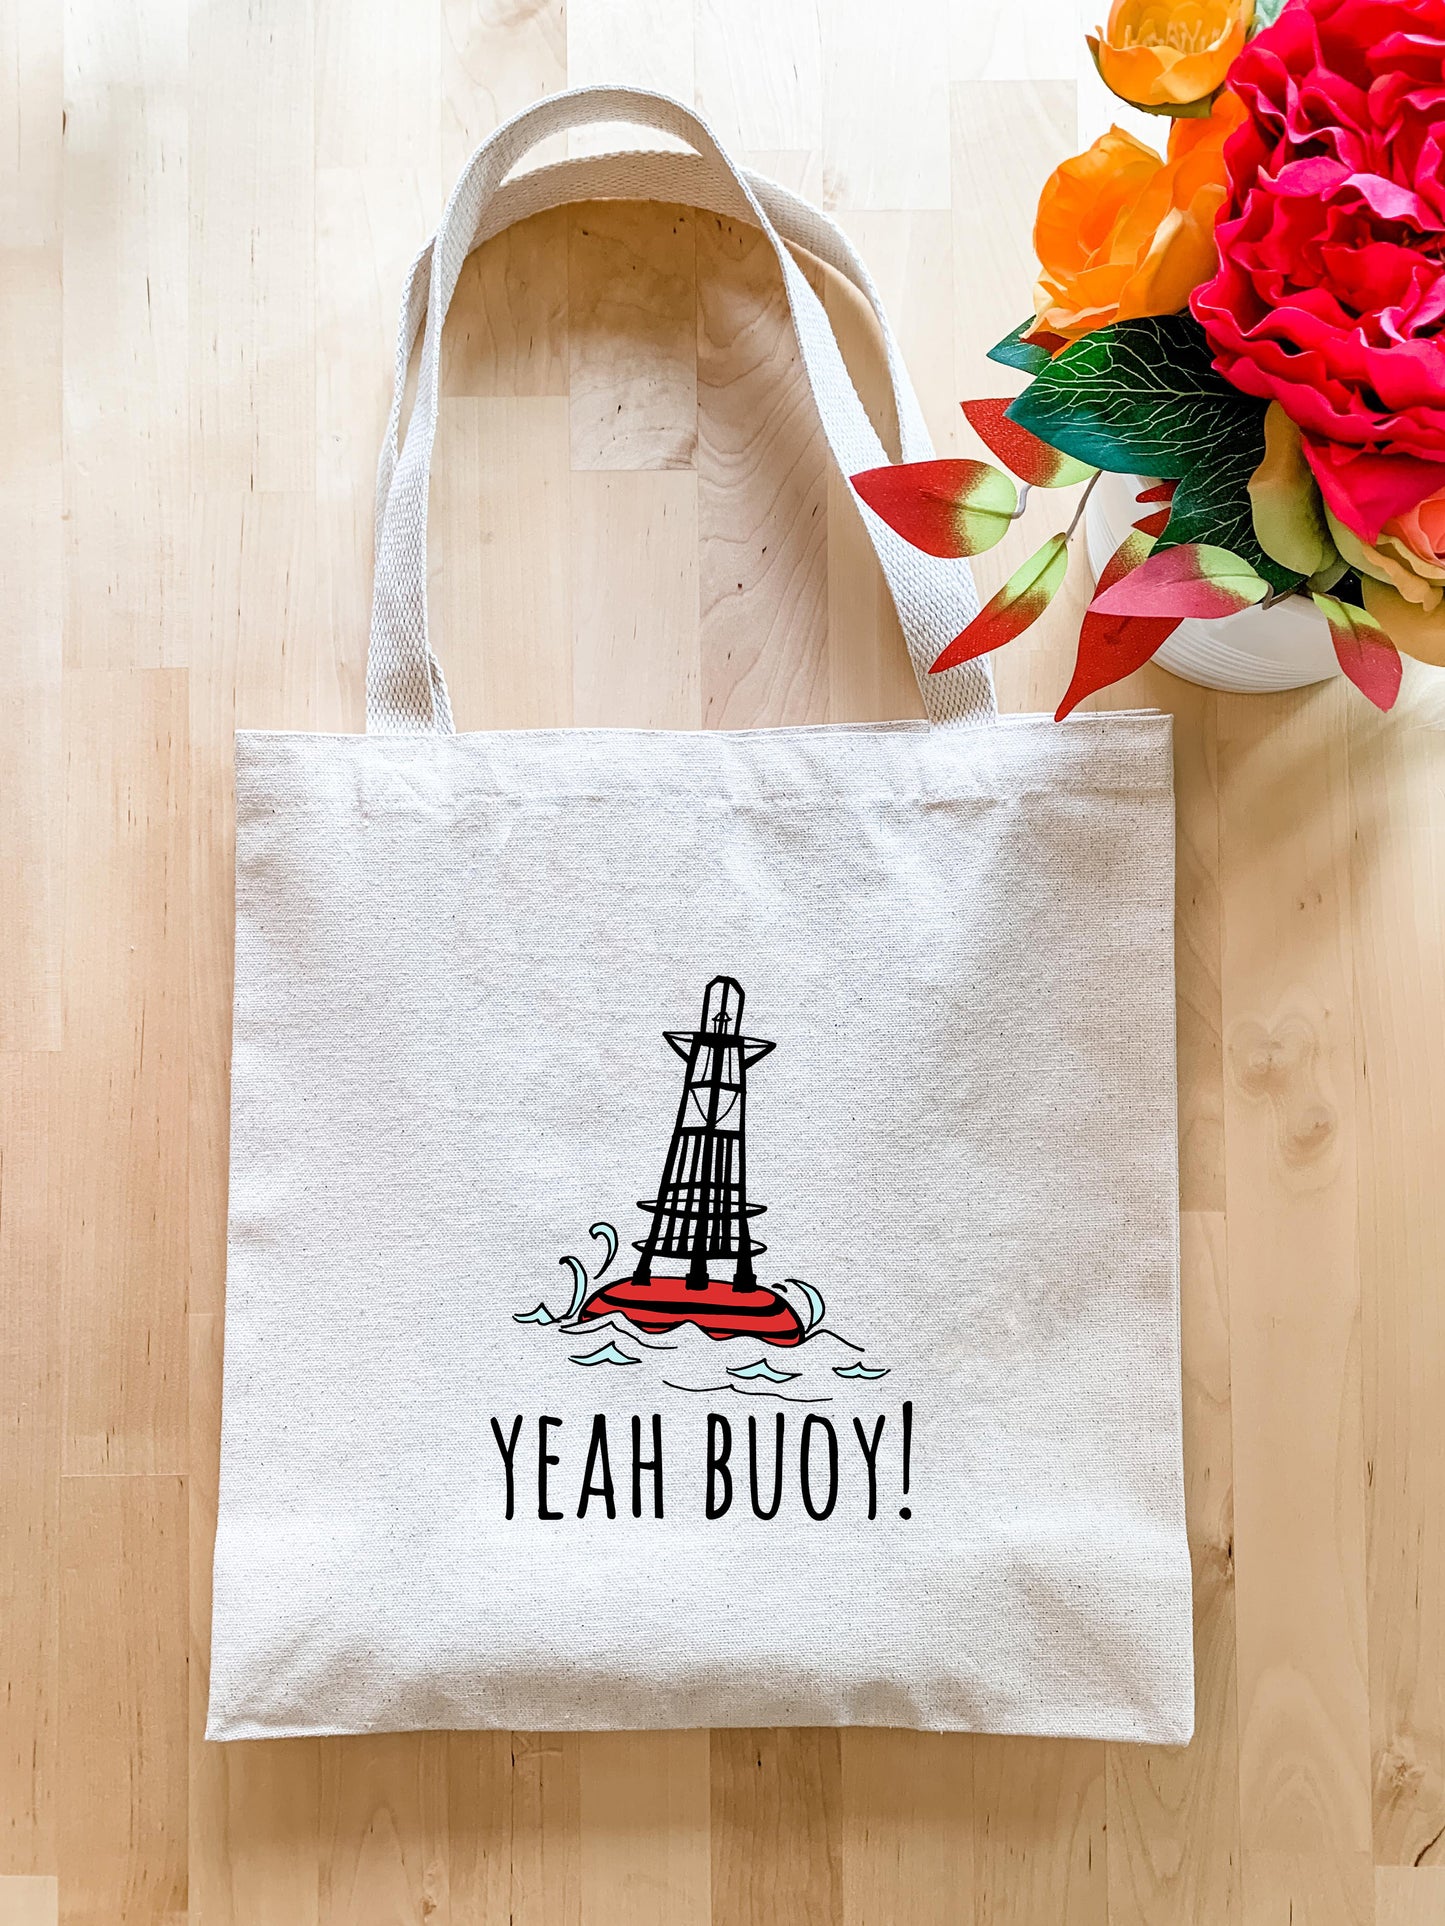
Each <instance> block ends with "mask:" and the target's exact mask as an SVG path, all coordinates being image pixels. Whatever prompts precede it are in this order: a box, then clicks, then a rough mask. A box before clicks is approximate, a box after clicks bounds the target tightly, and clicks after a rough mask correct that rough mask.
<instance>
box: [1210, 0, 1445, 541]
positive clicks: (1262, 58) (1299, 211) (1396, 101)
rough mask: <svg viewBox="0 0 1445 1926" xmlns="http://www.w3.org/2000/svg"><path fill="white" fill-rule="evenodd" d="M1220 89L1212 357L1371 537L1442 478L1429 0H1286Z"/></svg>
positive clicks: (1437, 44) (1444, 281)
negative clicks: (1290, 424) (1228, 100)
mask: <svg viewBox="0 0 1445 1926" xmlns="http://www.w3.org/2000/svg"><path fill="white" fill-rule="evenodd" d="M1229 85H1230V86H1231V87H1232V88H1233V89H1234V91H1235V92H1236V93H1237V94H1238V95H1239V96H1240V98H1241V99H1242V100H1243V101H1244V103H1245V106H1246V108H1247V109H1248V114H1249V117H1248V119H1247V120H1246V121H1245V123H1244V125H1243V126H1242V127H1240V128H1239V129H1238V131H1237V132H1236V133H1234V134H1233V135H1231V137H1230V139H1229V141H1228V142H1227V143H1226V145H1225V149H1224V164H1225V171H1226V173H1227V175H1228V178H1229V198H1228V199H1227V200H1226V202H1225V204H1224V207H1223V209H1222V210H1221V212H1220V217H1219V222H1218V225H1217V227H1216V229H1215V237H1216V239H1217V241H1218V243H1219V257H1220V265H1219V269H1218V272H1217V273H1216V274H1215V275H1214V278H1213V279H1212V280H1210V281H1206V282H1205V283H1204V284H1203V285H1202V286H1200V287H1198V288H1196V289H1195V291H1194V294H1193V296H1192V297H1191V303H1190V305H1191V307H1192V308H1193V311H1194V314H1195V316H1196V317H1197V318H1198V320H1199V321H1200V322H1201V323H1202V324H1203V326H1204V330H1205V332H1206V334H1207V335H1208V337H1209V341H1210V345H1211V346H1212V347H1213V349H1214V351H1215V360H1214V365H1215V367H1216V368H1217V369H1218V370H1219V372H1220V373H1221V374H1222V375H1223V376H1224V377H1225V379H1226V380H1228V381H1230V382H1232V383H1233V384H1234V386H1235V387H1236V388H1242V389H1243V390H1244V391H1245V393H1246V394H1252V395H1261V396H1264V397H1266V398H1268V399H1269V400H1272V401H1278V402H1279V404H1280V406H1281V407H1282V408H1283V409H1284V411H1285V413H1286V414H1288V415H1290V416H1292V417H1293V419H1294V420H1295V421H1297V422H1298V423H1299V425H1300V427H1301V429H1302V430H1303V431H1304V447H1305V453H1306V455H1307V457H1308V459H1309V463H1310V466H1311V468H1312V469H1313V470H1314V473H1315V476H1316V479H1317V480H1318V482H1319V485H1320V490H1321V492H1322V494H1323V495H1324V498H1325V500H1326V501H1327V502H1328V504H1329V506H1330V508H1331V509H1332V510H1333V511H1334V513H1335V514H1336V516H1338V518H1339V519H1340V521H1342V522H1344V523H1345V525H1346V526H1347V527H1349V528H1353V529H1354V530H1355V531H1356V532H1357V533H1358V534H1359V535H1360V536H1362V537H1363V539H1364V540H1365V541H1367V542H1373V541H1374V540H1375V538H1376V537H1377V536H1378V535H1379V532H1380V529H1381V528H1382V526H1383V525H1384V523H1386V522H1387V521H1389V520H1390V518H1391V517H1392V516H1394V515H1401V514H1406V513H1408V512H1409V510H1410V509H1412V508H1414V507H1415V506H1416V504H1417V503H1418V502H1420V501H1422V500H1423V499H1424V498H1425V497H1426V496H1427V495H1431V494H1434V493H1436V492H1437V491H1438V490H1439V489H1440V488H1441V487H1442V485H1445V333H1442V332H1441V329H1442V324H1445V0H1410V4H1409V5H1405V4H1402V3H1401V0H1393V3H1392V0H1290V4H1288V5H1287V6H1286V7H1285V9H1284V11H1283V13H1281V14H1280V16H1279V18H1278V20H1276V21H1275V23H1274V25H1273V26H1272V27H1267V28H1266V29H1265V30H1264V31H1263V32H1262V33H1260V34H1259V35H1257V36H1256V38H1255V39H1254V40H1252V41H1251V42H1250V44H1249V45H1248V46H1247V47H1246V48H1245V50H1244V52H1243V53H1242V54H1241V55H1240V56H1239V58H1238V60H1236V61H1235V63H1234V66H1233V67H1232V68H1231V70H1230V75H1229Z"/></svg>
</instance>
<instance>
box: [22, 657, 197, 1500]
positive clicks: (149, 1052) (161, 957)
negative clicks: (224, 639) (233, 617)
mask: <svg viewBox="0 0 1445 1926" xmlns="http://www.w3.org/2000/svg"><path fill="white" fill-rule="evenodd" d="M64 727H65V766H66V812H65V862H66V915H65V946H66V955H67V957H84V959H85V967H84V968H83V969H80V968H74V967H72V968H69V969H68V970H67V973H66V995H65V1045H66V1047H65V1053H64V1059H63V1071H62V1083H61V1088H60V1097H59V1104H58V1109H57V1113H56V1124H55V1128H56V1163H55V1177H56V1192H55V1195H56V1211H57V1219H56V1223H57V1230H58V1233H59V1237H60V1240H61V1242H60V1247H61V1269H60V1277H61V1291H62V1301H63V1303H64V1307H65V1445H64V1460H63V1467H64V1469H65V1470H66V1471H68V1472H106V1471H123V1472H142V1471H176V1472H180V1471H183V1470H184V1469H185V1462H186V1443H185V1423H186V1365H185V1306H186V1256H187V1251H186V1187H185V1183H184V1175H183V1174H184V1171H185V1168H186V1162H185V1160H186V1122H187V1097H188V1090H187V1066H186V1023H187V1012H186V991H187V964H188V959H187V950H186V920H185V915H184V904H185V900H186V894H187V887H188V881H189V877H188V861H187V858H188V851H187V847H186V818H185V809H186V802H185V790H186V775H187V740H186V732H187V689H186V676H185V672H184V670H178V669H151V670H140V671H129V672H120V673H109V674H103V673H101V672H99V671H96V672H95V673H93V674H89V675H86V676H83V677H77V678H74V679H72V680H71V681H69V682H68V683H67V688H66V697H65V724H64Z"/></svg>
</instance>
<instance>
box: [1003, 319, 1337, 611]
mask: <svg viewBox="0 0 1445 1926" xmlns="http://www.w3.org/2000/svg"><path fill="white" fill-rule="evenodd" d="M1008 412H1009V417H1010V419H1011V420H1013V421H1016V422H1018V423H1019V424H1020V425H1021V426H1022V427H1024V428H1027V429H1029V430H1030V431H1031V432H1032V433H1033V434H1035V435H1037V436H1038V437H1039V438H1040V439H1041V440H1043V441H1047V442H1049V443H1051V444H1052V445H1053V446H1054V447H1055V448H1062V449H1063V451H1064V452H1065V454H1069V455H1073V456H1074V457H1075V458H1076V459H1077V460H1079V461H1087V462H1092V463H1093V465H1094V466H1095V467H1096V468H1107V469H1110V470H1112V471H1113V472H1114V473H1116V474H1126V475H1128V474H1132V475H1157V476H1158V477H1159V478H1160V479H1161V480H1163V481H1175V482H1178V484H1179V486H1178V488H1177V489H1176V490H1175V491H1174V500H1173V503H1172V508H1171V514H1170V518H1169V526H1168V528H1167V529H1166V530H1165V532H1164V535H1163V536H1162V537H1161V538H1160V544H1159V545H1160V547H1161V548H1165V547H1175V546H1177V545H1178V544H1179V543H1181V542H1200V543H1205V544H1208V545H1209V546H1211V547H1214V548H1227V549H1229V550H1230V551H1231V552H1232V553H1233V554H1235V555H1238V556H1240V557H1241V558H1242V559H1243V560H1244V561H1246V562H1248V564H1249V565H1250V567H1251V568H1252V569H1254V570H1255V572H1256V573H1257V574H1259V575H1262V576H1263V577H1264V579H1265V580H1266V581H1267V582H1268V583H1269V585H1270V587H1271V588H1275V589H1291V588H1294V587H1295V586H1296V584H1297V583H1298V582H1299V581H1300V579H1301V578H1300V575H1299V573H1298V572H1297V571H1294V570H1291V569H1287V568H1285V567H1283V566H1282V565H1281V564H1280V563H1279V562H1276V561H1275V560H1273V558H1272V557H1270V556H1268V555H1266V554H1265V552H1264V550H1263V549H1262V548H1261V547H1260V545H1259V541H1258V539H1257V537H1256V536H1255V532H1254V518H1253V514H1252V512H1251V506H1250V498H1249V482H1250V477H1251V476H1252V475H1253V474H1254V472H1255V470H1256V469H1257V468H1258V466H1259V464H1260V462H1261V460H1262V459H1263V457H1264V413H1265V403H1264V402H1263V401H1260V400H1256V399H1255V398H1254V397H1253V396H1251V395H1245V394H1241V393H1240V391H1239V390H1238V389H1237V388H1233V387H1231V386H1230V384H1229V383H1228V382H1227V381H1226V380H1225V379H1224V377H1223V376H1222V375H1219V374H1216V373H1215V371H1214V367H1213V365H1212V356H1211V351H1210V347H1209V343H1208V342H1207V341H1206V339H1205V336H1204V330H1203V329H1202V328H1201V327H1200V325H1199V323H1198V322H1197V321H1196V320H1195V319H1194V317H1193V316H1192V315H1190V314H1161V315H1150V316H1148V317H1147V318H1146V319H1143V320H1139V321H1119V322H1116V323H1115V325H1114V326H1113V327H1111V328H1098V329H1096V330H1095V331H1094V332H1093V333H1092V334H1087V335H1085V336H1084V338H1083V339H1082V340H1081V341H1075V342H1074V343H1072V344H1071V345H1070V346H1069V347H1067V348H1065V349H1064V351H1063V352H1062V354H1059V355H1056V356H1055V357H1054V358H1053V360H1051V361H1050V362H1049V364H1048V366H1047V367H1045V368H1042V369H1040V371H1039V373H1038V374H1037V375H1036V376H1035V377H1034V379H1033V381H1031V382H1030V384H1029V386H1028V387H1027V388H1026V389H1025V390H1024V392H1023V393H1022V394H1021V395H1020V396H1019V398H1018V400H1017V401H1015V402H1014V404H1013V405H1012V407H1011V408H1010V409H1009V411H1008Z"/></svg>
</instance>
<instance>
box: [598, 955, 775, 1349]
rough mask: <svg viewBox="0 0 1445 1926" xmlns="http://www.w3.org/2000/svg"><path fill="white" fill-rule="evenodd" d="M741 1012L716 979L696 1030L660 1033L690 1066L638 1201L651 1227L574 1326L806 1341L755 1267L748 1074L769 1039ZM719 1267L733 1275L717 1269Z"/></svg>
mask: <svg viewBox="0 0 1445 1926" xmlns="http://www.w3.org/2000/svg"><path fill="white" fill-rule="evenodd" d="M742 1017H743V990H742V985H741V984H740V983H738V982H737V981H736V980H735V979H734V978H733V977H730V976H715V977H714V978H713V980H712V981H711V983H709V984H708V986H707V990H706V992H705V994H704V996H703V1004H702V1019H701V1021H700V1023H699V1025H698V1027H697V1029H696V1030H666V1031H664V1032H663V1035H664V1036H665V1037H666V1039H667V1041H668V1043H669V1044H671V1046H672V1048H673V1049H674V1050H675V1051H676V1052H677V1054H678V1055H679V1056H680V1057H681V1058H682V1060H683V1062H684V1063H685V1064H686V1065H687V1070H686V1073H685V1075H684V1078H683V1086H682V1099H681V1101H680V1102H679V1104H678V1107H677V1121H676V1122H675V1123H674V1124H673V1127H672V1139H671V1142H670V1143H669V1144H668V1147H667V1160H666V1162H665V1163H664V1165H663V1171H662V1182H661V1183H660V1184H659V1185H658V1189H657V1195H656V1197H654V1198H648V1199H641V1198H639V1200H638V1209H639V1210H644V1211H646V1212H647V1213H648V1214H649V1216H650V1217H651V1219H652V1222H651V1224H650V1225H649V1227H648V1231H647V1235H646V1236H645V1237H642V1238H638V1239H637V1240H636V1241H635V1248H636V1249H637V1251H638V1252H639V1253H640V1255H639V1258H638V1261H637V1264H636V1266H635V1267H634V1269H633V1272H632V1275H631V1277H628V1278H622V1279H619V1280H617V1281H616V1282H614V1283H611V1284H607V1285H604V1286H602V1287H601V1288H600V1289H599V1290H596V1291H594V1292H593V1294H592V1295H591V1297H589V1298H588V1299H587V1301H586V1302H585V1303H584V1305H583V1306H582V1309H581V1311H580V1312H579V1314H578V1322H580V1323H586V1322H587V1321H589V1320H590V1319H595V1318H601V1317H606V1316H607V1315H608V1314H609V1313H612V1312H620V1313H621V1314H622V1315H623V1316H625V1317H627V1318H629V1319H630V1320H631V1321H632V1323H633V1324H635V1325H636V1326H637V1327H638V1328H639V1329H640V1330H643V1331H649V1332H652V1331H666V1330H670V1329H672V1328H673V1327H674V1326H676V1325H679V1324H695V1325H697V1327H698V1329H699V1330H701V1331H705V1332H706V1333H707V1335H708V1336H709V1337H713V1338H732V1337H754V1338H758V1339H760V1340H761V1341H762V1342H763V1343H764V1344H779V1345H788V1344H796V1343H798V1341H799V1340H800V1339H801V1338H802V1337H803V1335H804V1326H803V1322H802V1319H801V1318H800V1317H799V1316H798V1313H797V1312H796V1311H795V1310H794V1309H793V1306H792V1305H791V1304H790V1303H789V1302H788V1300H787V1298H786V1297H784V1296H783V1295H782V1294H781V1293H780V1292H778V1291H770V1290H768V1289H767V1288H766V1287H765V1286H763V1285H760V1284H759V1283H758V1281H757V1276H756V1273H755V1271H754V1268H753V1259H754V1258H755V1257H757V1256H758V1255H759V1254H760V1253H761V1252H762V1251H764V1250H766V1249H767V1246H766V1245H765V1244H763V1243H761V1242H760V1241H759V1240H758V1239H756V1238H755V1237H753V1235H752V1233H751V1231H750V1229H749V1226H750V1224H751V1222H752V1220H753V1219H754V1218H755V1217H761V1216H762V1214H763V1212H764V1211H765V1210H766V1208H767V1206H766V1205H765V1204H754V1203H750V1202H749V1200H748V1193H747V1147H746V1139H745V1125H746V1118H747V1074H748V1071H749V1069H750V1068H751V1067H752V1066H753V1065H754V1064H755V1063H757V1062H758V1061H759V1060H760V1059H761V1058H763V1057H765V1056H766V1055H767V1054H768V1052H769V1051H770V1050H771V1049H772V1048H773V1045H772V1044H771V1043H769V1042H767V1041H766V1040H765V1039H763V1038H762V1037H745V1036H744V1035H743V1034H742ZM724 1267H730V1268H731V1273H732V1274H731V1276H727V1275H720V1274H719V1273H721V1272H722V1271H723V1270H724Z"/></svg>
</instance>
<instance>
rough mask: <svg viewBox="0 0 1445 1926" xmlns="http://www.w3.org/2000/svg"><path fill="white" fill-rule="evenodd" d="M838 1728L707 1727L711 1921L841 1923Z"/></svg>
mask: <svg viewBox="0 0 1445 1926" xmlns="http://www.w3.org/2000/svg"><path fill="white" fill-rule="evenodd" d="M842 1807H843V1765H842V1744H841V1735H840V1734H839V1733H837V1732H820V1731H814V1730H811V1729H809V1728H807V1727H793V1728H792V1729H791V1730H786V1731H779V1732H751V1731H747V1730H745V1729H743V1728H741V1727H740V1728H738V1729H737V1730H735V1731H728V1732H714V1733H713V1735H712V1921H711V1926H762V1922H764V1921H768V1920H784V1919H786V1920H787V1921H789V1922H790V1926H794V1923H795V1926H841V1922H842V1920H843V1918H844V1912H843V1864H842V1828H843V1810H842Z"/></svg>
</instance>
